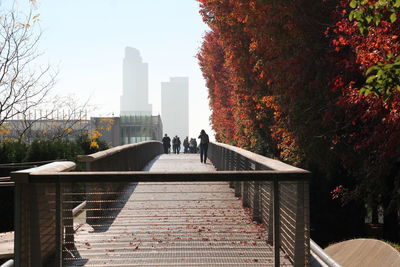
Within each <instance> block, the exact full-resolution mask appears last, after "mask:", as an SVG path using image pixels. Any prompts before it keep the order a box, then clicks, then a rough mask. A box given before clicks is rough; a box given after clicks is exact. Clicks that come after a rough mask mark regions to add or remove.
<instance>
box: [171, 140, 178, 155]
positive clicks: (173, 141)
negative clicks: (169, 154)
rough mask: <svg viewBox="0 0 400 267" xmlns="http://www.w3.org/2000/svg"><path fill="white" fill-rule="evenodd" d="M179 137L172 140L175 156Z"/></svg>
mask: <svg viewBox="0 0 400 267" xmlns="http://www.w3.org/2000/svg"><path fill="white" fill-rule="evenodd" d="M177 137H178V136H175V137H174V138H172V150H173V151H174V154H176V141H177V140H176V138H177Z"/></svg>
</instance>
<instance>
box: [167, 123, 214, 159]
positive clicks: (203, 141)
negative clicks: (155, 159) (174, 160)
mask: <svg viewBox="0 0 400 267" xmlns="http://www.w3.org/2000/svg"><path fill="white" fill-rule="evenodd" d="M198 139H200V145H199V147H200V161H201V162H202V163H206V162H207V150H208V143H209V142H210V140H209V137H208V135H207V134H206V132H205V131H204V130H201V132H200V135H199V137H198ZM162 143H163V147H164V153H165V154H169V153H170V150H171V138H170V137H169V136H168V135H167V134H165V136H164V137H163V139H162ZM180 150H181V140H180V139H179V136H177V135H175V137H173V138H172V151H173V153H174V154H179V152H180ZM197 151H198V148H197V141H196V138H190V141H189V137H188V136H186V138H185V139H184V140H183V152H184V153H197Z"/></svg>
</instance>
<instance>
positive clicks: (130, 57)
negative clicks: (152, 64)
mask: <svg viewBox="0 0 400 267" xmlns="http://www.w3.org/2000/svg"><path fill="white" fill-rule="evenodd" d="M148 80H149V65H148V64H147V63H145V62H143V59H142V57H141V55H140V51H139V50H138V49H136V48H133V47H129V46H128V47H125V57H124V59H123V64H122V96H121V102H120V116H125V115H145V116H151V115H152V114H153V110H152V105H151V104H150V103H149V86H148Z"/></svg>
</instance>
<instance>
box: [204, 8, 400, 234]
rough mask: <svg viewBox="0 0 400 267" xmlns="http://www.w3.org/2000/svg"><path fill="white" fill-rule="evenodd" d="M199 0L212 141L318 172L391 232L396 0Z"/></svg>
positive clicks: (395, 182) (396, 138)
mask: <svg viewBox="0 0 400 267" xmlns="http://www.w3.org/2000/svg"><path fill="white" fill-rule="evenodd" d="M198 1H199V2H200V7H201V11H200V13H201V14H202V16H203V19H204V21H205V23H207V24H208V25H209V27H210V29H211V30H210V31H209V32H208V33H207V34H206V35H205V37H204V42H203V46H202V48H201V50H200V52H199V54H198V58H199V63H200V67H201V69H202V71H203V75H204V77H205V79H206V82H207V87H208V88H209V98H210V106H211V108H212V110H213V113H212V117H211V121H212V125H213V128H214V130H215V132H216V138H217V140H218V141H221V142H226V143H230V144H234V145H237V146H240V147H243V148H246V149H250V150H252V151H255V152H257V153H262V154H264V155H267V156H270V157H271V156H272V157H278V158H280V159H282V160H284V161H286V162H289V163H291V164H295V165H298V166H302V167H304V168H307V169H310V170H314V171H315V172H317V173H324V175H325V178H326V177H331V178H329V179H328V178H326V180H327V182H326V183H327V184H329V186H330V187H331V188H330V190H328V192H329V191H331V190H333V192H334V196H335V197H337V196H340V197H341V199H342V200H343V201H347V202H351V201H362V203H364V204H365V205H366V206H367V207H368V209H369V210H372V211H376V210H377V207H378V206H382V207H383V208H384V210H385V219H386V221H385V227H386V228H387V229H389V228H390V229H389V231H388V233H389V232H390V233H391V234H392V235H393V232H396V233H397V234H398V225H397V226H395V227H394V228H396V227H397V229H394V228H393V225H395V222H396V221H398V218H397V217H396V215H395V214H396V213H397V210H398V209H399V207H400V203H399V202H400V201H399V199H400V198H399V193H398V190H399V189H400V179H399V178H400V168H399V165H400V160H399V158H400V157H399V156H400V146H399V144H400V101H399V100H400V99H399V97H400V96H399V91H398V90H397V88H400V84H396V83H397V82H398V81H399V73H400V71H399V73H398V72H397V71H398V69H400V68H398V67H397V66H398V65H397V59H398V56H399V48H400V42H399V38H400V37H399V36H400V35H399V30H400V28H399V22H398V21H397V19H395V16H397V13H398V9H397V8H398V7H396V6H395V5H396V1H389V2H388V3H389V4H390V5H391V6H387V7H382V6H377V7H376V8H374V9H373V10H372V11H369V10H366V8H369V7H370V6H371V5H372V4H376V5H378V4H377V3H378V2H380V1H364V0H360V1H358V0H353V1H350V0H318V1H306V0H295V1H285V0H281V1H274V0H248V1H232V0H198ZM364 2H368V4H369V5H367V6H365V4H366V3H364ZM399 5H400V3H399ZM371 12H372V13H371ZM371 14H373V15H371ZM376 14H378V15H376ZM379 14H381V15H379ZM393 14H394V15H393ZM371 16H372V19H371ZM375 17H378V18H379V19H378V18H375ZM360 25H361V26H360ZM399 60H400V57H399ZM399 66H400V63H399ZM396 79H397V80H396ZM397 86H399V87H397ZM338 170H340V171H338ZM337 173H340V174H341V175H340V177H334V176H335V175H337ZM318 182H320V181H318ZM335 187H336V189H335ZM334 189H335V190H334ZM328 192H326V193H327V194H325V195H322V196H321V197H326V198H327V197H328ZM386 222H387V223H386ZM391 223H392V224H393V225H391ZM393 229H394V231H390V230H393ZM396 238H398V236H397V237H396Z"/></svg>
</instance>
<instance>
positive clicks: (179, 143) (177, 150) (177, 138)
mask: <svg viewBox="0 0 400 267" xmlns="http://www.w3.org/2000/svg"><path fill="white" fill-rule="evenodd" d="M180 151H181V139H179V136H176V154H179V152H180Z"/></svg>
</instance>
